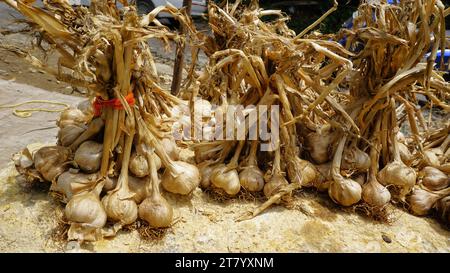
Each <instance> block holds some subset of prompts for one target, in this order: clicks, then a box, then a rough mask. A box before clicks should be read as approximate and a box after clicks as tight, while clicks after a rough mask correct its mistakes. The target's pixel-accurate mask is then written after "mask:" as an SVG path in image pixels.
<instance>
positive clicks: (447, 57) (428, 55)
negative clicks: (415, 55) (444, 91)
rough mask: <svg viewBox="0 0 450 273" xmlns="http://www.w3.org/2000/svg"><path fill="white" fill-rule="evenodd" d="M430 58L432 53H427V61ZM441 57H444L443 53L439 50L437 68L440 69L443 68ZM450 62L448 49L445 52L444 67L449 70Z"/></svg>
mask: <svg viewBox="0 0 450 273" xmlns="http://www.w3.org/2000/svg"><path fill="white" fill-rule="evenodd" d="M430 56H431V52H430V53H427V54H426V55H425V57H426V58H427V60H428V59H429V58H430ZM441 56H442V51H441V50H438V51H437V54H436V61H435V63H436V66H437V68H439V67H440V66H441ZM449 60H450V49H446V50H445V51H444V66H445V68H448V61H449Z"/></svg>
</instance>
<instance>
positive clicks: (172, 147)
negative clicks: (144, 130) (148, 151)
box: [161, 137, 180, 160]
mask: <svg viewBox="0 0 450 273" xmlns="http://www.w3.org/2000/svg"><path fill="white" fill-rule="evenodd" d="M161 144H162V146H163V147H164V150H165V151H166V153H167V155H169V157H170V158H171V159H172V160H178V159H180V151H179V149H178V146H177V144H176V143H175V139H174V138H173V137H165V138H163V139H162V140H161Z"/></svg>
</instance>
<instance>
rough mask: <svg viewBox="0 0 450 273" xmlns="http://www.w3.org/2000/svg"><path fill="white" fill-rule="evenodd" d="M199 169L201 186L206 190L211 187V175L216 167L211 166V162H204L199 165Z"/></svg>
mask: <svg viewBox="0 0 450 273" xmlns="http://www.w3.org/2000/svg"><path fill="white" fill-rule="evenodd" d="M198 169H199V171H200V176H201V178H202V179H201V180H200V186H201V187H202V188H203V189H206V188H208V187H209V185H211V174H212V171H213V169H214V167H213V166H211V162H209V161H204V162H202V163H200V164H199V165H198Z"/></svg>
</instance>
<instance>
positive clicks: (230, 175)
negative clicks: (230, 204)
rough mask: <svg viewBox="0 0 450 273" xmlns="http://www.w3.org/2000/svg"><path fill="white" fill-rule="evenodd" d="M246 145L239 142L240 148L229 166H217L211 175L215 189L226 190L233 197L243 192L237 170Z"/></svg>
mask: <svg viewBox="0 0 450 273" xmlns="http://www.w3.org/2000/svg"><path fill="white" fill-rule="evenodd" d="M244 143H245V142H244V141H239V143H238V147H237V149H236V151H235V153H234V155H233V158H232V159H231V160H230V162H229V163H228V164H227V165H225V164H219V165H217V166H216V167H215V168H214V170H213V171H212V174H211V184H212V185H213V186H214V187H217V188H219V189H222V190H224V191H225V192H226V193H227V194H229V195H231V196H233V195H236V194H238V193H239V191H240V190H241V183H240V181H239V175H238V172H237V171H236V168H237V166H238V160H239V156H240V154H241V151H242V148H243V147H244Z"/></svg>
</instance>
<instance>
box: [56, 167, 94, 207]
mask: <svg viewBox="0 0 450 273" xmlns="http://www.w3.org/2000/svg"><path fill="white" fill-rule="evenodd" d="M97 181H98V174H84V173H79V172H75V171H74V170H73V169H70V170H69V171H67V172H64V173H62V174H61V175H60V176H59V177H58V180H56V183H53V184H52V186H51V187H50V190H51V191H55V192H59V193H61V194H62V195H63V202H68V201H69V200H70V199H71V198H72V196H73V195H75V194H77V193H79V192H81V191H84V190H89V189H92V188H93V187H94V185H95V184H96V183H97Z"/></svg>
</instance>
